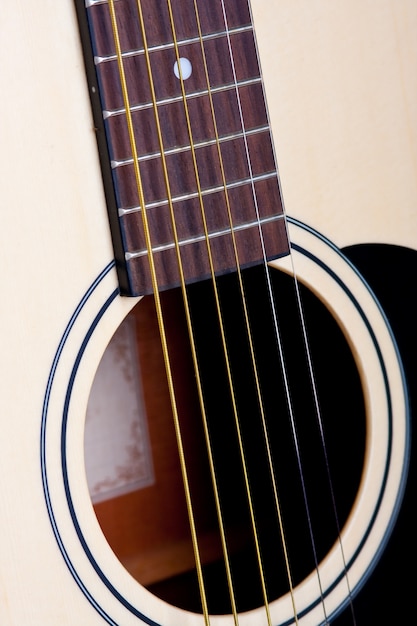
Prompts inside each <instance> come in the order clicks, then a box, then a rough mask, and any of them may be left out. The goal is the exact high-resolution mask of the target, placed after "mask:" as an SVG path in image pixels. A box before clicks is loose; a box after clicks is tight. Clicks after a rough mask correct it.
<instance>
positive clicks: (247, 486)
mask: <svg viewBox="0 0 417 626" xmlns="http://www.w3.org/2000/svg"><path fill="white" fill-rule="evenodd" d="M167 6H168V11H169V18H170V23H171V30H172V36H173V43H174V50H175V57H176V61H177V67H178V71H179V76H180V85H181V93H182V98H183V103H184V113H185V117H186V123H187V130H188V136H189V139H190V150H191V157H192V162H193V169H194V173H195V178H196V186H197V192H198V198H199V204H200V210H201V217H202V220H203V228H204V234H205V238H206V244H207V256H208V261H209V265H210V273H211V276H212V285H213V294H214V299H215V304H216V310H217V316H218V321H219V330H220V335H221V343H222V348H223V355H224V360H225V366H226V372H227V379H228V384H229V390H230V399H231V402H232V410H233V416H234V421H235V427H236V434H237V438H238V446H239V453H240V457H241V462H242V470H243V475H244V483H245V489H246V493H247V499H248V506H249V514H250V519H251V525H252V532H253V536H254V542H255V550H256V558H257V561H258V567H259V573H260V579H261V587H262V595H263V598H264V607H265V611H266V616H267V621H268V626H272V622H271V616H270V612H269V604H268V597H267V591H266V583H265V576H264V571H263V564H262V556H261V550H260V543H259V535H258V530H257V525H256V520H255V512H254V506H253V499H252V494H251V488H250V483H249V476H248V469H247V464H246V459H245V453H244V445H243V437H242V432H241V427H240V422H239V416H238V415H239V412H238V407H237V400H236V394H235V389H234V382H233V377H232V369H231V363H230V357H229V353H228V346H227V339H226V333H225V328H224V322H223V316H222V310H221V304H220V296H219V293H218V288H217V279H216V274H215V269H214V261H213V256H212V251H211V245H210V237H209V231H208V226H207V220H206V215H205V208H204V199H203V194H202V188H201V182H200V175H199V168H198V163H197V157H196V151H195V146H194V140H193V132H192V127H191V120H190V114H189V110H188V102H187V95H186V91H185V86H184V80H183V77H182V68H181V61H180V53H179V47H178V39H177V34H176V28H175V22H174V16H173V11H172V4H171V0H167Z"/></svg>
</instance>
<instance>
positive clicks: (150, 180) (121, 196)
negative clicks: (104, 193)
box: [113, 133, 275, 208]
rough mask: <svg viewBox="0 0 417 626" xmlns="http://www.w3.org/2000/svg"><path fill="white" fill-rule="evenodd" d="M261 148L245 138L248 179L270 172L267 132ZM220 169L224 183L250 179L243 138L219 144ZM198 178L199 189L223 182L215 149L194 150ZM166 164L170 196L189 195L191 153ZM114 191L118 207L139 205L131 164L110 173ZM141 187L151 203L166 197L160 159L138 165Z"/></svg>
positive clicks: (170, 158)
mask: <svg viewBox="0 0 417 626" xmlns="http://www.w3.org/2000/svg"><path fill="white" fill-rule="evenodd" d="M262 136H263V139H264V141H263V144H264V145H263V146H262V150H258V149H257V147H258V145H259V139H258V137H257V136H254V135H249V136H248V137H247V142H248V145H249V150H250V154H251V163H252V176H258V175H259V174H264V173H269V172H274V171H275V167H274V160H273V152H272V146H271V143H270V136H269V133H262ZM221 152H222V157H223V166H224V170H225V176H226V182H227V184H230V183H233V182H235V181H238V180H243V179H245V178H249V177H250V172H249V166H248V162H247V159H246V153H245V146H244V140H243V138H239V139H234V140H231V141H228V142H226V143H223V144H221ZM196 158H197V165H198V175H199V180H200V185H201V188H202V190H205V189H209V188H212V187H216V186H220V185H222V183H223V180H222V175H221V170H220V164H219V159H218V154H217V146H216V145H209V146H203V147H201V148H200V149H199V150H197V151H196ZM166 164H167V168H168V173H169V176H170V182H171V194H172V196H174V197H175V196H179V195H184V194H191V193H193V192H194V191H195V190H196V173H195V172H194V168H193V163H192V158H191V153H190V152H179V153H176V154H171V155H167V156H166ZM113 175H114V180H115V182H116V187H117V190H118V205H119V208H125V207H129V206H134V205H136V204H139V197H138V192H137V187H136V180H135V175H134V168H133V165H125V166H124V167H122V168H117V169H115V170H113ZM141 177H142V185H143V188H144V192H145V198H147V199H148V201H149V202H155V201H158V200H162V199H164V198H166V189H165V184H164V177H163V170H162V161H161V158H155V159H153V160H152V162H150V161H143V162H142V163H141Z"/></svg>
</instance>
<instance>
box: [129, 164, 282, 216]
mask: <svg viewBox="0 0 417 626" xmlns="http://www.w3.org/2000/svg"><path fill="white" fill-rule="evenodd" d="M276 177H277V173H276V172H268V173H266V174H260V175H259V176H254V177H253V178H243V179H242V180H237V181H234V182H232V183H228V184H227V186H228V188H229V189H235V188H236V187H243V186H244V185H248V184H250V183H251V182H252V180H253V181H254V182H255V183H256V182H260V181H262V180H269V179H271V178H276ZM221 191H224V186H223V185H219V186H218V187H209V188H208V189H202V190H201V195H202V196H203V197H204V196H207V195H210V194H213V193H218V192H221ZM198 197H199V192H198V191H196V192H194V193H188V194H184V195H182V196H174V197H173V198H172V202H174V203H175V202H183V201H184V200H192V199H194V198H198ZM167 204H168V200H158V201H156V202H150V203H149V204H145V208H146V210H148V209H156V208H158V207H161V206H166V205H167ZM141 210H142V209H141V207H140V206H136V207H131V208H129V209H122V208H119V210H118V211H119V216H120V217H121V216H123V215H127V214H129V213H138V212H140V211H141Z"/></svg>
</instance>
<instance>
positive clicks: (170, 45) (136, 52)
mask: <svg viewBox="0 0 417 626" xmlns="http://www.w3.org/2000/svg"><path fill="white" fill-rule="evenodd" d="M252 30H253V28H252V25H248V26H240V27H237V28H232V29H231V30H229V31H225V30H223V31H220V32H217V33H208V34H207V35H203V37H202V38H201V40H202V41H203V43H204V42H206V41H209V40H211V39H219V38H220V37H225V36H226V35H227V32H229V33H230V34H231V35H235V34H238V33H244V32H247V31H252ZM201 40H200V37H191V38H189V39H182V40H180V41H178V47H179V48H181V47H182V46H184V45H187V44H195V43H198V44H199V43H200V41H201ZM173 48H174V43H173V42H172V41H169V42H167V43H164V44H159V45H157V46H156V45H155V46H148V52H149V53H150V54H152V52H157V51H159V50H162V51H163V50H172V49H173ZM144 54H145V50H144V48H140V49H138V50H127V51H126V52H123V53H122V58H123V59H127V58H128V57H134V56H142V55H144ZM109 61H117V56H116V55H115V54H110V55H107V56H95V57H94V63H95V65H100V63H107V62H109Z"/></svg>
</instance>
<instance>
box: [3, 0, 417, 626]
mask: <svg viewBox="0 0 417 626" xmlns="http://www.w3.org/2000/svg"><path fill="white" fill-rule="evenodd" d="M253 10H254V16H255V24H256V26H257V31H258V40H259V44H260V51H261V62H262V66H263V70H264V76H265V80H266V85H267V94H268V97H269V108H270V114H271V119H272V123H273V130H274V135H275V142H276V150H277V156H278V160H279V169H280V173H281V179H282V187H283V191H284V199H285V204H286V208H287V212H288V213H289V214H290V215H293V216H295V217H297V218H299V219H301V220H302V221H304V222H307V223H310V224H311V225H312V226H313V227H315V228H317V229H318V230H320V231H322V232H323V233H324V234H325V235H326V236H328V237H330V238H331V239H333V240H334V241H335V243H336V244H338V245H345V244H351V243H355V242H361V241H386V242H389V243H396V244H402V245H407V246H412V247H415V242H416V237H417V176H416V150H417V138H416V133H417V115H416V113H417V104H416V103H417V85H416V77H417V72H416V59H417V38H416V36H415V33H416V32H417V3H416V2H415V1H414V0H336V1H335V0H274V1H271V0H254V2H253ZM0 52H1V54H0V58H1V63H0V84H1V85H2V93H3V97H2V103H1V112H2V115H1V118H0V143H1V146H2V155H1V170H0V172H1V173H0V176H1V192H2V196H1V197H2V228H1V230H0V260H1V272H2V274H1V287H2V301H1V305H0V320H1V329H2V331H1V332H2V335H1V353H0V374H1V377H0V385H1V387H0V420H1V441H0V476H1V488H0V528H1V534H0V555H1V557H0V620H1V623H2V625H3V624H4V625H5V626H9V625H10V626H21V625H22V624H34V625H36V624H42V625H48V626H49V625H51V626H52V624H54V625H55V624H62V626H65V625H70V624H71V625H72V624H74V625H75V624H77V625H78V624H89V625H90V624H97V625H98V624H100V623H103V620H102V618H101V617H100V616H99V615H98V614H97V613H96V611H95V610H94V609H93V608H92V607H91V606H90V604H89V603H88V601H87V600H86V599H85V598H84V596H82V594H81V592H80V590H79V589H78V587H77V586H76V584H75V583H74V581H73V579H72V577H71V575H70V573H69V571H68V569H67V567H66V565H65V564H64V562H63V559H62V556H61V554H60V553H59V551H58V549H57V545H56V542H55V539H54V538H53V536H52V533H51V526H50V523H49V520H48V517H47V512H46V509H45V503H44V498H43V494H42V490H41V484H40V470H39V428H40V416H41V411H42V401H43V396H44V393H45V386H46V379H47V376H48V372H49V369H50V366H51V362H52V359H53V355H54V353H55V350H56V347H57V344H58V341H59V339H60V337H61V336H62V333H63V330H64V328H65V326H66V324H67V322H68V319H69V316H70V314H71V313H72V311H73V310H74V307H75V306H76V303H78V301H79V299H80V298H81V296H82V294H83V293H84V292H85V290H86V289H87V287H88V286H89V285H90V284H91V283H92V281H93V280H94V278H95V277H96V276H97V275H98V273H99V272H100V271H101V270H102V268H103V267H104V266H105V265H106V264H107V263H108V262H109V261H110V259H111V258H112V251H111V245H110V238H109V232H108V227H107V221H106V211H105V208H104V203H103V194H102V190H101V182H100V175H99V171H98V165H97V156H96V148H95V138H94V131H93V126H92V120H91V115H90V112H89V102H88V98H87V93H86V85H85V79H84V76H83V62H82V58H81V53H80V49H79V41H78V34H77V28H76V25H75V15H74V10H73V6H72V3H71V2H70V0H65V1H64V0H62V1H61V2H56V1H55V0H43V1H42V2H35V1H34V0H20V1H19V0H17V1H16V2H14V3H5V4H4V6H2V16H1V19H0ZM112 281H113V283H112V284H113V286H115V284H116V283H115V279H114V277H113V278H112ZM130 306H131V304H130V303H127V302H118V303H117V305H116V309H115V312H114V313H112V316H111V319H110V320H109V323H108V324H107V325H105V326H104V328H103V330H101V347H99V348H97V352H98V353H99V351H100V349H101V350H102V349H104V346H105V343H106V340H108V338H109V337H110V335H111V333H112V330H113V329H114V327H115V326H116V325H117V320H118V319H119V320H120V319H121V316H123V315H124V314H125V313H127V311H128V309H129V307H130ZM97 343H98V345H100V341H98V342H97ZM96 360H98V354H97V356H96ZM87 369H88V368H87ZM90 370H91V372H93V366H92V365H91V366H90ZM91 375H92V374H91ZM82 406H83V405H82V403H81V407H82ZM80 458H82V457H80ZM80 476H81V477H82V471H81V470H80ZM81 482H82V480H81ZM80 490H81V492H82V493H83V494H84V493H85V491H86V488H85V485H83V484H80ZM91 527H92V532H94V529H95V527H94V523H93V521H92V522H91ZM97 543H98V544H99V545H100V546H101V545H103V550H104V552H105V546H104V544H102V543H101V539H100V538H97ZM105 558H106V559H108V560H109V561H111V555H107V553H106V555H105ZM126 580H127V579H126ZM126 584H127V586H128V585H129V583H128V581H127V582H126ZM129 593H131V594H134V593H135V587H134V586H133V587H132V589H129ZM161 610H162V609H161ZM162 613H163V610H162ZM191 621H192V620H191ZM136 623H138V622H137V619H136V618H129V619H128V618H126V619H124V621H123V624H136ZM179 623H181V624H187V623H190V621H189V620H188V618H187V617H185V616H182V617H181V619H180V622H179ZM193 623H195V622H193Z"/></svg>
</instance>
